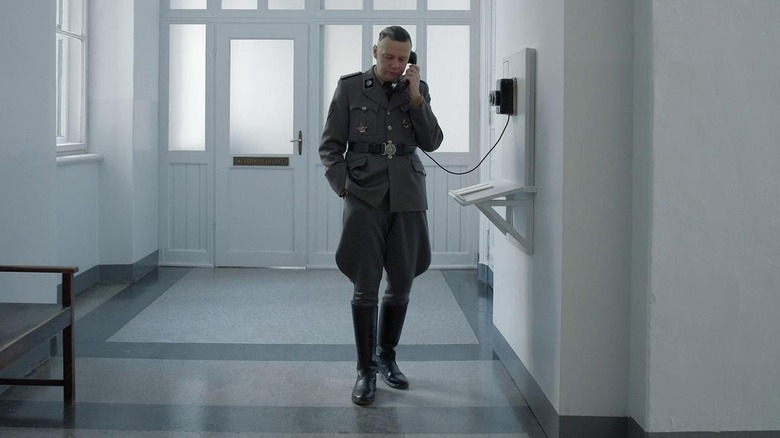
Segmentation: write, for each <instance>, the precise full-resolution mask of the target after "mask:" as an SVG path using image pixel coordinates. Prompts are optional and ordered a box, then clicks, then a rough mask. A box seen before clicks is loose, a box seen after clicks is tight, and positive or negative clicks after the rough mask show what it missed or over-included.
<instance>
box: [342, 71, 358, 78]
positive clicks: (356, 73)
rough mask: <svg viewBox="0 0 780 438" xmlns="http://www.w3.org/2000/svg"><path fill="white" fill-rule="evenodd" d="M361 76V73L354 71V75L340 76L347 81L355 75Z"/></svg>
mask: <svg viewBox="0 0 780 438" xmlns="http://www.w3.org/2000/svg"><path fill="white" fill-rule="evenodd" d="M362 74H363V72H362V71H356V72H355V73H350V74H348V75H344V76H342V77H341V79H349V78H352V77H355V76H357V75H362Z"/></svg>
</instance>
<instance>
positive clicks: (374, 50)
mask: <svg viewBox="0 0 780 438" xmlns="http://www.w3.org/2000/svg"><path fill="white" fill-rule="evenodd" d="M377 49H378V47H377V46H376V44H374V48H373V52H374V59H377V57H376V51H377Z"/></svg>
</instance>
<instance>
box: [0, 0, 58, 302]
mask: <svg viewBox="0 0 780 438" xmlns="http://www.w3.org/2000/svg"><path fill="white" fill-rule="evenodd" d="M2 9H3V12H2V14H0V59H2V67H0V132H1V133H2V135H0V264H35V265H39V264H54V263H56V257H57V240H56V234H55V221H54V214H53V212H54V208H55V202H54V168H55V165H56V162H55V160H56V144H55V143H56V141H55V135H56V134H55V122H54V120H55V105H56V104H55V89H54V83H55V78H54V72H55V68H54V61H55V53H54V1H53V0H26V1H13V2H5V3H3V6H2ZM56 277H57V276H55V275H44V276H32V275H26V274H25V275H22V274H13V275H11V274H8V275H0V301H28V302H55V301H56V298H57V294H56V291H57V290H56V287H55V285H56V281H57V280H59V279H58V278H56Z"/></svg>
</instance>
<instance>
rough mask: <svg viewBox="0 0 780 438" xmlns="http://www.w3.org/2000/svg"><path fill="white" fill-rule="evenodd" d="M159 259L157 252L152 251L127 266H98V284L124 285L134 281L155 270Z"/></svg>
mask: <svg viewBox="0 0 780 438" xmlns="http://www.w3.org/2000/svg"><path fill="white" fill-rule="evenodd" d="M159 259H160V254H159V251H154V252H153V253H151V254H149V255H148V256H146V257H144V258H142V259H141V260H139V261H137V262H135V263H131V264H129V265H100V275H99V276H100V282H101V283H125V282H133V281H136V280H138V279H140V278H141V277H143V276H144V275H146V274H148V273H149V272H151V271H152V270H153V269H154V268H156V267H157V266H158V264H159V263H158V262H159Z"/></svg>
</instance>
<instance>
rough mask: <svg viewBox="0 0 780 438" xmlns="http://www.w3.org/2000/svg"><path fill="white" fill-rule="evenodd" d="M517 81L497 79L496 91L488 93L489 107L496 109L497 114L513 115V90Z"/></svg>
mask: <svg viewBox="0 0 780 438" xmlns="http://www.w3.org/2000/svg"><path fill="white" fill-rule="evenodd" d="M516 85H517V79H515V78H512V79H499V80H497V81H496V89H495V90H493V91H491V92H490V95H489V96H488V100H489V101H490V105H492V106H495V107H496V113H498V114H509V115H514V114H515V102H516V101H517V97H516V92H515V88H516Z"/></svg>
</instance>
